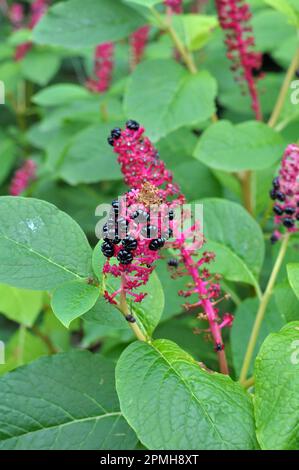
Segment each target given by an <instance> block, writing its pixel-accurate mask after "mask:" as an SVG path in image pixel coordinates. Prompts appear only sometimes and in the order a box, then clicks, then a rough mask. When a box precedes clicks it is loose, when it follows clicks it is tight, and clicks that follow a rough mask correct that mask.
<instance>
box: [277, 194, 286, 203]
mask: <svg viewBox="0 0 299 470" xmlns="http://www.w3.org/2000/svg"><path fill="white" fill-rule="evenodd" d="M276 198H277V199H278V200H279V201H281V202H283V201H284V200H285V198H286V197H285V195H284V194H283V193H282V192H281V191H276Z"/></svg>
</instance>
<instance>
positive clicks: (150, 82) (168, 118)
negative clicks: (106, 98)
mask: <svg viewBox="0 0 299 470" xmlns="http://www.w3.org/2000/svg"><path fill="white" fill-rule="evenodd" d="M161 70H163V74H162V73H161ZM165 77H167V79H166V78H165ZM216 91H217V86H216V81H215V79H214V78H213V77H212V76H211V75H210V74H209V73H208V72H206V71H203V72H199V73H197V74H196V75H191V74H190V73H189V72H188V71H187V70H186V69H185V68H184V67H182V66H181V65H179V64H178V63H176V62H174V61H173V60H167V59H165V60H164V59H157V60H150V61H146V62H143V63H141V64H140V65H139V66H138V67H137V68H136V70H135V71H134V73H133V74H132V76H131V78H130V80H129V84H128V88H127V93H126V95H125V110H126V113H127V115H128V116H130V117H132V118H134V119H136V120H137V121H138V120H139V122H141V123H142V125H144V126H145V128H146V131H147V134H148V135H149V137H150V138H151V139H152V140H154V141H156V140H159V139H160V138H161V137H163V136H166V135H167V134H169V133H170V132H172V131H174V130H175V129H178V128H180V127H182V126H185V125H195V124H197V123H199V122H201V121H205V120H206V119H208V118H209V117H210V116H212V114H213V113H214V112H215V97H216Z"/></svg>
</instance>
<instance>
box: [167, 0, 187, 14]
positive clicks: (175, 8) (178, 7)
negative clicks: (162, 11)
mask: <svg viewBox="0 0 299 470" xmlns="http://www.w3.org/2000/svg"><path fill="white" fill-rule="evenodd" d="M182 3H183V0H164V4H165V5H166V6H167V7H168V8H169V9H170V10H171V12H172V13H176V14H180V13H182V10H183V5H182Z"/></svg>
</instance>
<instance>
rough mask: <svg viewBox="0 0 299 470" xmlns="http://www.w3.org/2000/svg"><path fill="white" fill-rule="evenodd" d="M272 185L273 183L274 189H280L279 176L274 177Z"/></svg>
mask: <svg viewBox="0 0 299 470" xmlns="http://www.w3.org/2000/svg"><path fill="white" fill-rule="evenodd" d="M272 185H273V188H274V189H278V188H279V186H280V184H279V179H278V177H276V178H274V180H273V181H272Z"/></svg>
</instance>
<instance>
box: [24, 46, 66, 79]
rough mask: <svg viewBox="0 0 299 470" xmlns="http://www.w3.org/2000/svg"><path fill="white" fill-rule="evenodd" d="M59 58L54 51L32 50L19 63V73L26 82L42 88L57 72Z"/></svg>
mask: <svg viewBox="0 0 299 470" xmlns="http://www.w3.org/2000/svg"><path fill="white" fill-rule="evenodd" d="M60 62H61V58H60V57H59V56H58V55H57V54H56V53H55V52H54V51H46V50H38V49H32V50H31V51H29V52H28V54H26V56H25V57H24V59H23V60H22V62H21V71H22V74H23V76H24V78H26V79H27V80H30V81H31V82H33V83H37V84H38V85H41V86H44V85H46V84H47V83H48V82H49V81H50V80H51V79H52V78H53V77H54V75H56V73H57V72H58V69H59V67H60Z"/></svg>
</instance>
